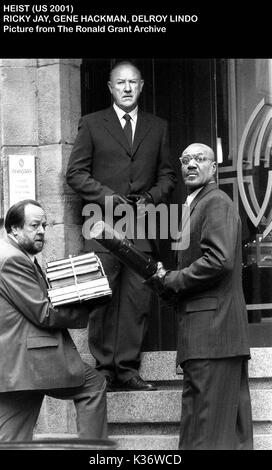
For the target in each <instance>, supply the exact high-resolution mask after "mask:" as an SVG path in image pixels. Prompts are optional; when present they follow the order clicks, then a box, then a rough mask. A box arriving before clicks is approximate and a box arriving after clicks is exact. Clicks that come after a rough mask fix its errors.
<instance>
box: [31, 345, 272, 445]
mask: <svg viewBox="0 0 272 470" xmlns="http://www.w3.org/2000/svg"><path fill="white" fill-rule="evenodd" d="M271 351H272V348H265V349H258V348H255V349H253V350H252V351H251V354H252V360H251V361H250V365H249V375H250V393H251V398H252V411H253V421H254V429H255V431H254V432H255V435H256V439H257V441H256V442H257V444H256V445H257V446H258V448H269V449H272V441H271V439H272V370H271V369H272V353H271ZM175 355H176V353H175V351H160V352H150V353H143V355H142V363H141V371H140V373H141V376H142V377H143V378H144V379H145V380H149V381H152V382H153V383H155V384H156V386H157V387H158V390H156V391H152V392H146V391H142V392H134V391H132V392H124V391H118V392H112V393H108V394H107V401H108V423H109V432H110V435H114V436H122V439H121V437H120V439H121V441H120V446H121V448H131V449H134V447H130V446H132V445H134V444H132V442H134V441H133V436H134V439H136V441H137V443H135V445H139V446H143V445H144V444H142V443H141V442H143V443H144V442H145V436H153V439H155V441H154V446H155V447H154V448H157V447H156V446H157V445H167V446H168V445H170V444H169V442H170V441H171V439H172V437H173V436H177V435H178V428H179V422H180V415H181V395H182V378H183V377H182V374H180V373H178V374H177V371H176V368H175ZM84 359H85V360H87V362H89V363H90V364H92V365H93V363H94V361H93V358H92V357H91V356H90V354H86V357H84ZM75 416H76V413H75V408H74V404H73V402H71V401H62V400H56V399H53V398H50V397H46V398H45V400H44V402H43V405H42V409H41V413H40V416H39V420H38V423H37V427H36V434H37V436H39V435H43V434H44V433H46V434H53V435H55V433H57V434H59V433H64V434H66V435H70V434H76V424H75V423H76V422H75ZM131 436H132V437H131ZM165 436H166V437H167V439H166V442H167V444H162V442H161V439H162V437H165ZM169 436H170V437H169ZM171 436H172V437H171ZM157 437H158V439H159V443H158V444H157V443H156V442H157V441H156V439H157ZM118 439H119V438H118ZM150 439H151V437H149V438H147V441H146V442H148V444H147V445H148V446H150V445H151V443H150ZM131 440H132V441H131ZM163 442H164V441H163ZM171 442H172V441H171ZM171 445H174V444H171ZM123 446H129V447H123ZM135 448H136V447H135ZM151 448H153V447H151ZM163 448H164V447H163ZM171 448H172V447H171Z"/></svg>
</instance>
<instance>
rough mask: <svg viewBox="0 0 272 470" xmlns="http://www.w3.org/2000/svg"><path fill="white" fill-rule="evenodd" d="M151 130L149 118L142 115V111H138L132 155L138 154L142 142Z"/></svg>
mask: <svg viewBox="0 0 272 470" xmlns="http://www.w3.org/2000/svg"><path fill="white" fill-rule="evenodd" d="M150 128H151V124H150V120H149V118H148V116H147V115H146V114H144V113H142V112H141V111H138V117H137V124H136V129H135V136H134V140H133V147H132V155H134V154H135V153H136V152H137V149H138V147H139V145H140V143H141V142H142V140H143V139H144V137H145V136H146V134H147V133H148V132H149V130H150Z"/></svg>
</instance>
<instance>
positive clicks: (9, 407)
mask: <svg viewBox="0 0 272 470" xmlns="http://www.w3.org/2000/svg"><path fill="white" fill-rule="evenodd" d="M43 397H44V395H43V393H39V392H31V391H29V392H6V393H0V441H31V440H32V439H33V430H34V427H35V424H36V422H37V419H38V416H39V412H40V408H41V405H42V401H43Z"/></svg>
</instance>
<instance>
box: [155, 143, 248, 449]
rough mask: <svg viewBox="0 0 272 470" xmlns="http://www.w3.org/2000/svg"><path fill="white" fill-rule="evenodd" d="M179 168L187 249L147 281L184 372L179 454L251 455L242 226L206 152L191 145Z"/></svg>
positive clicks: (201, 147) (207, 151)
mask: <svg viewBox="0 0 272 470" xmlns="http://www.w3.org/2000/svg"><path fill="white" fill-rule="evenodd" d="M180 161H181V170H182V176H183V179H184V182H185V185H186V186H187V189H188V193H189V195H188V197H187V204H188V205H189V211H190V217H189V219H188V220H187V223H190V244H189V246H188V247H187V248H185V249H184V250H183V249H182V246H181V245H180V248H181V249H180V250H177V270H175V271H165V269H164V268H163V267H162V266H161V267H160V268H159V269H158V272H157V273H156V274H155V276H154V277H153V278H151V280H150V281H148V282H149V283H150V284H151V285H153V287H154V288H155V289H157V292H159V289H162V288H163V297H164V299H166V298H168V300H169V301H170V302H172V303H176V306H177V314H178V324H179V329H178V346H177V364H181V367H182V368H183V373H184V382H183V394H182V415H181V431H180V449H183V450H185V449H187V450H188V449H189V450H197V449H208V450H216V449H229V450H233V449H252V447H253V437H252V434H253V433H252V415H251V402H250V394H249V386H248V359H249V357H250V349H249V340H248V320H247V310H246V305H245V300H244V295H243V290H242V276H241V274H242V272H241V270H242V258H241V221H240V218H239V215H238V213H237V211H236V210H235V208H234V205H233V202H232V201H231V199H230V198H229V197H228V196H227V195H226V194H225V193H224V192H223V191H221V190H220V189H218V187H217V185H216V182H215V179H214V175H215V173H216V162H215V159H214V153H213V151H212V149H211V148H210V147H208V146H206V145H204V144H197V143H195V144H192V145H190V146H189V147H187V148H186V149H185V150H184V152H183V154H182V156H181V158H180ZM184 230H186V227H185V226H184V227H183V231H184Z"/></svg>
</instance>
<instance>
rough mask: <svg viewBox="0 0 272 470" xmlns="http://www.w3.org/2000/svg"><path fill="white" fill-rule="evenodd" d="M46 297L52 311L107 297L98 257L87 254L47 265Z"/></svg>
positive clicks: (109, 293) (107, 286) (105, 279)
mask: <svg viewBox="0 0 272 470" xmlns="http://www.w3.org/2000/svg"><path fill="white" fill-rule="evenodd" d="M46 275H47V279H48V282H49V286H50V288H49V289H48V295H49V298H50V300H51V303H52V304H53V306H54V307H56V306H58V305H64V304H70V303H74V302H82V301H85V300H90V299H94V298H97V297H103V296H107V295H111V293H112V291H111V289H110V286H109V283H108V279H107V276H106V275H105V272H104V269H103V266H102V263H101V261H100V259H99V258H98V256H97V255H96V254H95V253H93V252H91V253H86V254H84V255H79V256H71V255H70V256H69V258H64V259H60V260H56V261H49V262H48V263H47V268H46Z"/></svg>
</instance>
